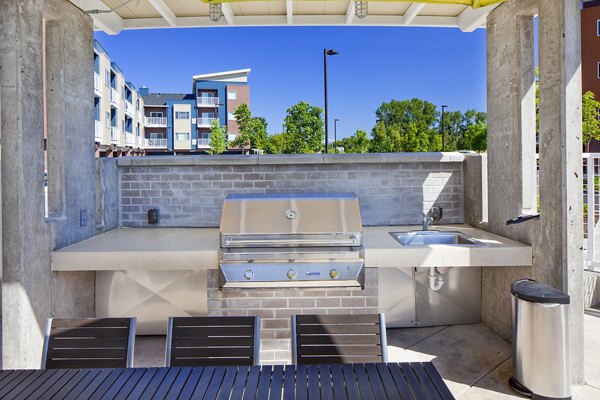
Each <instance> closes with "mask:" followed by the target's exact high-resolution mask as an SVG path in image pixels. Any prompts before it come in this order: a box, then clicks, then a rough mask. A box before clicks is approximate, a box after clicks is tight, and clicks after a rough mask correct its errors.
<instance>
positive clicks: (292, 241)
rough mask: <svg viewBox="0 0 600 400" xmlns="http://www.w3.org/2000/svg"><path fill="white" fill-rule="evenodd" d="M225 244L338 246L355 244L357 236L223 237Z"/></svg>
mask: <svg viewBox="0 0 600 400" xmlns="http://www.w3.org/2000/svg"><path fill="white" fill-rule="evenodd" d="M224 244H225V246H252V245H263V246H264V245H266V246H280V245H286V246H287V245H290V246H294V245H305V246H340V245H357V244H358V239H357V238H350V239H334V240H331V239H321V240H319V239H288V240H272V239H263V240H261V239H225V241H224Z"/></svg>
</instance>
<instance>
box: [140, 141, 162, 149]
mask: <svg viewBox="0 0 600 400" xmlns="http://www.w3.org/2000/svg"><path fill="white" fill-rule="evenodd" d="M144 148H146V149H166V148H167V139H144Z"/></svg>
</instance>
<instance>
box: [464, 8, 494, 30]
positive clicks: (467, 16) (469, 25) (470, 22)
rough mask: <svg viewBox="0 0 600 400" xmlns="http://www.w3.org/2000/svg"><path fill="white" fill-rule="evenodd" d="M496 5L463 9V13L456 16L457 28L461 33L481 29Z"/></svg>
mask: <svg viewBox="0 0 600 400" xmlns="http://www.w3.org/2000/svg"><path fill="white" fill-rule="evenodd" d="M497 6H498V4H492V5H490V6H487V7H481V8H475V9H473V8H471V7H467V8H465V11H463V12H461V13H460V14H459V15H458V27H459V28H460V30H461V31H463V32H473V31H474V30H475V29H477V28H480V27H482V26H483V25H484V24H485V21H486V19H487V16H488V14H489V13H490V11H492V10H493V9H494V8H496V7H497Z"/></svg>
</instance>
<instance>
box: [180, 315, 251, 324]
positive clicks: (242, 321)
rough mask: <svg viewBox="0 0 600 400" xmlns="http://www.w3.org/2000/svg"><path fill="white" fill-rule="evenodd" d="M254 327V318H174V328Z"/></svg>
mask: <svg viewBox="0 0 600 400" xmlns="http://www.w3.org/2000/svg"><path fill="white" fill-rule="evenodd" d="M228 325H240V326H244V325H245V326H254V317H246V316H239V317H238V316H228V317H227V318H223V317H173V327H180V326H181V327H185V326H193V327H195V326H228Z"/></svg>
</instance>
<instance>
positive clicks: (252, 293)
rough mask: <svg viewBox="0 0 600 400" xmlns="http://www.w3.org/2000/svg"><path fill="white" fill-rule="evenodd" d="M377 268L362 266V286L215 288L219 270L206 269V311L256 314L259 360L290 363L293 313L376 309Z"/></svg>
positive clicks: (272, 362)
mask: <svg viewBox="0 0 600 400" xmlns="http://www.w3.org/2000/svg"><path fill="white" fill-rule="evenodd" d="M377 272H378V269H377V268H366V269H365V289H364V290H360V289H354V288H352V289H346V288H344V289H339V288H337V289H336V288H328V289H250V290H248V289H243V290H242V289H229V290H225V291H221V290H219V289H218V275H219V274H218V271H217V270H214V269H211V270H208V315H210V316H228V315H234V316H240V315H243V316H245V315H258V316H259V317H260V318H261V329H260V337H261V352H260V360H261V363H262V364H289V363H291V334H290V333H291V327H290V316H291V315H293V314H365V313H368V314H373V313H377V312H378V300H377V296H378V290H377V286H378V276H377Z"/></svg>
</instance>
